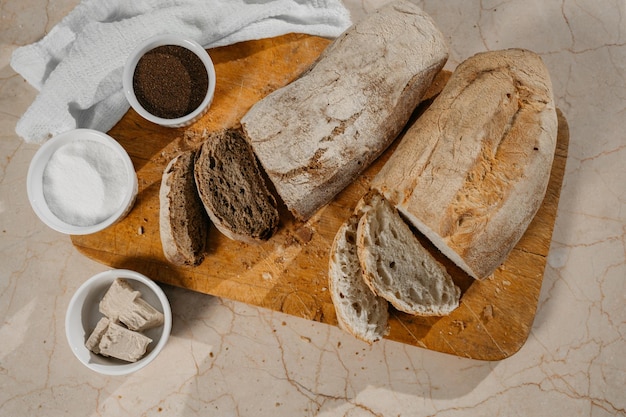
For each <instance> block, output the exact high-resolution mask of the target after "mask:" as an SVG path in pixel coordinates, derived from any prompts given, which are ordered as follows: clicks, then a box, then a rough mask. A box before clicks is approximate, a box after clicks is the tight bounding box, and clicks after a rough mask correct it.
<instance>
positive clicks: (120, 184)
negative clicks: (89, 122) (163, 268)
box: [26, 129, 138, 235]
mask: <svg viewBox="0 0 626 417" xmlns="http://www.w3.org/2000/svg"><path fill="white" fill-rule="evenodd" d="M26 188H27V193H28V199H29V201H30V204H31V206H32V208H33V211H34V212H35V214H37V216H38V217H39V218H40V219H41V221H43V222H44V223H45V224H46V225H48V226H49V227H50V228H52V229H54V230H56V231H58V232H61V233H65V234H69V235H86V234H90V233H96V232H99V231H101V230H103V229H105V228H107V227H109V226H111V225H112V224H114V223H116V222H118V221H119V220H121V219H122V218H124V217H125V216H126V215H127V214H128V212H129V211H130V210H131V209H132V207H133V205H134V203H135V198H136V196H137V191H138V183H137V174H136V173H135V169H134V166H133V163H132V161H131V159H130V157H129V156H128V153H127V152H126V151H125V150H124V148H123V147H122V146H121V145H120V144H119V143H118V142H117V141H116V140H115V139H113V138H112V137H111V136H109V135H107V134H106V133H103V132H100V131H97V130H92V129H74V130H70V131H68V132H65V133H61V134H59V135H57V136H55V137H53V138H51V139H49V140H48V141H47V142H46V143H44V144H43V145H42V146H41V147H40V148H39V149H38V150H37V152H36V153H35V155H34V156H33V159H32V160H31V163H30V166H29V168H28V174H27V177H26Z"/></svg>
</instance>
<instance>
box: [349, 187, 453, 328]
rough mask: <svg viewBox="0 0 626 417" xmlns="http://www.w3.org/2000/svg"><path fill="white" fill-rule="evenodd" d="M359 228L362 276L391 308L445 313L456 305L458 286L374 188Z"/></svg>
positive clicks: (436, 313)
mask: <svg viewBox="0 0 626 417" xmlns="http://www.w3.org/2000/svg"><path fill="white" fill-rule="evenodd" d="M369 206H370V209H369V210H365V211H364V214H363V216H362V217H361V219H360V220H359V224H358V227H357V240H356V241H357V253H358V258H359V261H360V262H361V268H362V270H363V278H364V280H365V282H366V283H367V285H368V286H369V287H370V288H371V289H372V291H373V292H375V293H376V294H377V295H379V296H381V297H383V298H385V299H386V300H388V301H389V302H390V303H391V304H392V305H393V306H394V307H395V308H397V309H398V310H400V311H403V312H405V313H408V314H413V315H421V316H444V315H448V314H449V313H450V312H452V311H453V310H454V309H456V308H457V307H458V306H459V299H460V297H461V290H460V289H459V287H457V286H456V285H455V284H454V281H453V280H452V278H451V277H450V275H449V274H448V272H447V271H446V269H445V267H444V266H443V265H442V264H440V263H439V262H438V261H437V260H436V259H435V258H434V257H433V256H432V255H431V254H430V252H428V251H427V250H426V249H425V248H424V247H423V246H422V245H421V244H420V243H419V241H418V240H417V237H416V236H415V234H414V233H413V231H412V230H411V228H410V227H409V226H408V224H407V223H406V222H405V221H404V220H403V219H402V217H401V216H400V214H399V213H398V212H397V210H396V209H395V208H394V207H392V206H391V204H389V202H387V200H385V198H384V197H382V196H381V195H380V194H377V193H373V194H371V198H370V200H369Z"/></svg>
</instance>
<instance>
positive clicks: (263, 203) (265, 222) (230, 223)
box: [194, 129, 279, 243]
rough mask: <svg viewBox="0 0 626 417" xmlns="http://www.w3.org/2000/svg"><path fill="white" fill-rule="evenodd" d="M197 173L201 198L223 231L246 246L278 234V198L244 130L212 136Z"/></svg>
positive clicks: (198, 160)
mask: <svg viewBox="0 0 626 417" xmlns="http://www.w3.org/2000/svg"><path fill="white" fill-rule="evenodd" d="M194 173H195V179H196V186H197V189H198V193H199V194H200V199H201V200H202V203H203V204H204V207H205V209H206V212H207V213H208V215H209V217H210V219H211V221H212V222H213V224H214V225H215V227H217V229H218V230H219V231H220V232H222V233H223V234H224V235H226V236H227V237H229V238H230V239H233V240H239V241H242V242H245V243H258V242H260V241H264V240H267V239H269V238H270V237H271V236H272V235H273V234H274V232H275V231H276V229H277V228H278V222H279V214H278V208H277V205H276V199H275V198H274V195H273V194H272V193H271V192H270V191H269V190H268V188H267V186H266V185H265V180H264V177H263V175H262V172H261V171H260V169H259V166H258V164H257V161H256V158H255V156H254V153H253V152H252V149H251V148H250V145H249V144H248V143H247V142H246V141H245V139H244V138H243V136H242V133H241V130H239V129H229V130H224V131H220V132H215V133H212V134H210V135H209V136H208V137H207V139H206V140H205V141H204V142H203V144H202V146H201V147H200V150H199V152H198V155H197V157H196V163H195V167H194Z"/></svg>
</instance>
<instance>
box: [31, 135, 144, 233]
mask: <svg viewBox="0 0 626 417" xmlns="http://www.w3.org/2000/svg"><path fill="white" fill-rule="evenodd" d="M77 142H83V143H85V144H86V145H85V146H89V145H90V144H91V143H93V142H97V143H99V144H102V145H106V146H107V147H108V148H110V149H111V150H113V152H114V153H115V154H116V155H117V157H118V158H119V162H120V164H122V165H123V166H124V167H125V172H124V173H123V175H124V178H125V180H124V181H125V185H124V189H123V190H122V191H123V193H124V194H123V197H121V199H120V201H121V203H120V205H119V207H117V209H115V211H113V212H112V214H111V215H110V216H108V217H107V218H104V219H102V220H100V221H98V222H97V223H95V224H90V225H86V226H79V225H75V224H71V223H68V222H67V221H65V220H63V219H61V218H60V217H59V216H58V215H56V214H55V213H53V211H52V210H51V209H50V207H49V205H48V203H47V201H46V198H45V194H44V187H45V185H44V172H45V170H46V166H47V164H48V162H49V161H50V158H51V157H52V156H53V155H54V153H55V152H56V151H58V150H59V149H61V148H62V147H63V146H65V145H68V144H71V143H77ZM107 153H109V152H107ZM70 185H71V184H70ZM137 189H138V185H137V174H136V172H135V168H134V166H133V163H132V161H131V159H130V157H129V156H128V153H127V152H126V151H125V150H124V148H123V147H122V145H120V144H119V143H118V142H117V141H116V140H115V139H113V138H112V137H111V136H109V135H107V134H106V133H102V132H100V131H97V130H92V129H74V130H70V131H68V132H65V133H61V134H60V135H57V136H55V137H53V138H52V139H49V140H48V141H47V142H46V143H44V144H43V145H42V146H41V148H39V150H38V151H37V152H36V153H35V155H34V156H33V159H32V160H31V163H30V166H29V168H28V174H27V177H26V191H27V193H28V199H29V201H30V204H31V206H32V208H33V210H34V212H35V214H37V216H38V217H39V218H40V219H41V221H43V222H44V223H45V224H46V225H47V226H49V227H50V228H52V229H54V230H56V231H58V232H61V233H65V234H70V235H86V234H90V233H96V232H99V231H101V230H103V229H105V228H107V227H109V226H111V225H112V224H114V223H116V222H118V221H119V220H121V219H123V218H124V217H125V216H126V215H127V214H128V212H129V211H130V210H131V208H132V207H133V205H134V203H135V198H136V196H137ZM57 213H59V212H57ZM61 217H62V216H61Z"/></svg>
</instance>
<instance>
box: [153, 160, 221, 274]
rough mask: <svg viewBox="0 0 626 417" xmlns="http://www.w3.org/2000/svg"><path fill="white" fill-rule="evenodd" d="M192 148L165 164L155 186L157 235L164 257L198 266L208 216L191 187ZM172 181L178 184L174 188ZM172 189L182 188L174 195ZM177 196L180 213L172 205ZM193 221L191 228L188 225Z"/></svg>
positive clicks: (207, 224) (202, 255)
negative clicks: (158, 184)
mask: <svg viewBox="0 0 626 417" xmlns="http://www.w3.org/2000/svg"><path fill="white" fill-rule="evenodd" d="M193 162H194V151H188V152H183V153H181V154H179V155H177V156H176V157H174V158H173V159H172V160H171V161H170V162H169V163H168V165H167V166H166V168H165V170H164V171H163V175H162V178H161V187H160V189H159V234H160V237H161V246H162V247H163V254H164V255H165V258H166V259H167V260H168V261H170V262H171V263H173V264H176V265H192V266H194V265H198V264H200V263H201V262H202V260H203V259H204V256H205V253H204V248H205V245H206V239H207V235H208V228H209V227H210V221H209V218H208V217H207V216H206V215H205V214H204V208H203V207H202V203H201V202H200V199H199V197H198V195H197V192H196V190H195V182H194V175H193ZM175 183H178V185H177V187H176V186H175ZM175 188H182V189H184V190H185V192H183V193H182V194H176V195H174V194H175V193H176V191H175ZM174 199H178V203H177V204H179V205H180V206H182V207H184V208H183V209H182V211H183V213H182V214H181V213H180V212H178V211H177V209H176V208H174V207H173V204H174V203H173V202H174ZM192 222H193V224H194V226H195V227H191V223H192Z"/></svg>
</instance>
